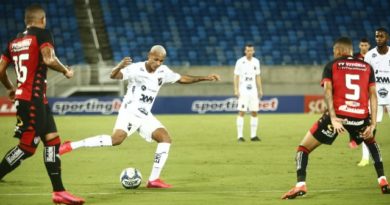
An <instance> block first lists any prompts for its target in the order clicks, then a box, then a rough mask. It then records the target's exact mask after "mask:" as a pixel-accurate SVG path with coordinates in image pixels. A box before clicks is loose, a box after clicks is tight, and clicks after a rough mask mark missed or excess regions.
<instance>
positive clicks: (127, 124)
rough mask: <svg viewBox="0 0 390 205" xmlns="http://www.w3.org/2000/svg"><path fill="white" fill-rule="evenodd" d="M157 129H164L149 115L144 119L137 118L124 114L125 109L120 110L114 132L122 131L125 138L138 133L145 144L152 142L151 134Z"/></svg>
mask: <svg viewBox="0 0 390 205" xmlns="http://www.w3.org/2000/svg"><path fill="white" fill-rule="evenodd" d="M158 128H165V127H164V125H162V124H161V123H160V121H158V120H157V118H155V117H154V116H153V115H152V114H151V113H149V115H148V116H146V117H143V118H139V117H137V116H135V115H133V114H131V113H128V112H126V109H120V110H119V114H118V117H117V119H116V122H115V127H114V131H115V130H117V129H120V130H123V131H125V132H126V133H127V136H130V135H132V134H133V133H134V132H135V131H138V133H139V135H140V136H141V137H142V138H144V139H145V140H146V141H147V142H152V133H153V132H154V131H155V130H156V129H158Z"/></svg>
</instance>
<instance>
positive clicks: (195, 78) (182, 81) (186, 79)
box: [177, 74, 221, 84]
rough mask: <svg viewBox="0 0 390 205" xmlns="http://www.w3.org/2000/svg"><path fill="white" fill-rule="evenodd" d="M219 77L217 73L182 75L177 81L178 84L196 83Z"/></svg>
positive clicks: (215, 79) (216, 79)
mask: <svg viewBox="0 0 390 205" xmlns="http://www.w3.org/2000/svg"><path fill="white" fill-rule="evenodd" d="M219 80H221V77H219V75H217V74H210V75H208V76H191V75H182V76H181V77H180V79H179V80H178V81H177V82H178V83H180V84H191V83H197V82H200V81H219Z"/></svg>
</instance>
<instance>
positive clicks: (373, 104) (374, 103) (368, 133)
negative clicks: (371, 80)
mask: <svg viewBox="0 0 390 205" xmlns="http://www.w3.org/2000/svg"><path fill="white" fill-rule="evenodd" d="M368 92H369V96H370V111H371V113H370V114H371V123H370V125H369V126H367V128H366V129H365V130H364V132H363V138H364V139H369V138H372V137H374V130H375V128H376V115H377V110H378V98H377V96H376V87H375V86H370V88H369V90H368Z"/></svg>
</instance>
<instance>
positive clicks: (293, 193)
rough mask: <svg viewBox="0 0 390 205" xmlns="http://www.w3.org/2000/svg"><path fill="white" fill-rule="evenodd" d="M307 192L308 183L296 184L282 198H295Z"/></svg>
mask: <svg viewBox="0 0 390 205" xmlns="http://www.w3.org/2000/svg"><path fill="white" fill-rule="evenodd" d="M306 192H307V188H306V185H302V186H299V187H297V186H295V187H294V188H292V189H290V191H288V192H287V193H285V194H284V195H283V196H282V199H295V197H297V196H303V195H305V194H306Z"/></svg>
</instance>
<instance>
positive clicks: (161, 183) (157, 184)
mask: <svg viewBox="0 0 390 205" xmlns="http://www.w3.org/2000/svg"><path fill="white" fill-rule="evenodd" d="M146 187H147V188H163V189H164V188H172V185H170V184H166V183H165V182H164V181H163V180H161V179H156V180H153V181H148V184H147V185H146Z"/></svg>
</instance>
